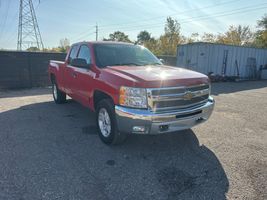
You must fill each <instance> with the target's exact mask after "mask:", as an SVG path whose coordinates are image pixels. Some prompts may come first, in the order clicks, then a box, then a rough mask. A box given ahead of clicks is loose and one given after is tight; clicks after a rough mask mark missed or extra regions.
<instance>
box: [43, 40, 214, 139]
mask: <svg viewBox="0 0 267 200" xmlns="http://www.w3.org/2000/svg"><path fill="white" fill-rule="evenodd" d="M48 71H49V76H50V79H51V82H52V91H53V97H54V100H55V102H56V103H58V104H60V103H64V102H66V95H68V96H70V97H71V98H73V99H74V100H76V101H78V102H80V103H81V104H83V105H84V106H86V107H89V108H90V109H91V110H93V111H95V112H96V124H97V127H98V132H99V136H100V138H101V140H102V141H103V142H104V143H106V144H117V143H121V142H123V141H124V140H125V138H126V136H127V134H160V133H167V132H174V131H178V130H184V129H189V128H191V127H193V126H194V125H197V124H200V123H201V122H204V121H206V120H207V119H208V118H209V117H210V115H211V113H212V110H213V107H214V100H213V98H212V97H211V96H210V82H209V79H208V77H207V76H206V75H203V74H200V73H197V72H194V71H190V70H186V69H183V68H178V67H171V66H166V65H163V64H162V62H161V61H160V60H159V59H158V58H157V57H156V56H154V55H153V54H152V53H151V52H150V51H149V50H148V49H146V48H145V47H143V46H139V45H134V44H129V43H120V42H81V43H76V44H73V45H72V47H71V49H70V51H69V52H68V54H67V56H66V59H65V61H64V62H60V61H50V64H49V70H48Z"/></svg>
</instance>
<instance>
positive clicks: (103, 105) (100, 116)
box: [96, 99, 127, 145]
mask: <svg viewBox="0 0 267 200" xmlns="http://www.w3.org/2000/svg"><path fill="white" fill-rule="evenodd" d="M96 115H97V116H96V121H97V122H96V123H97V128H98V135H99V137H100V139H101V140H102V141H103V142H104V143H105V144H109V145H110V144H113V145H115V144H121V143H123V142H124V141H125V140H126V137H127V135H126V134H125V133H120V132H119V131H118V128H117V122H116V116H115V110H114V104H113V102H112V100H110V99H104V100H101V101H100V102H99V103H98V104H97V109H96Z"/></svg>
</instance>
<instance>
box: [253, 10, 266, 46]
mask: <svg viewBox="0 0 267 200" xmlns="http://www.w3.org/2000/svg"><path fill="white" fill-rule="evenodd" d="M258 28H260V30H258V31H257V32H256V39H255V45H256V46H257V47H263V48H266V47H267V14H265V15H264V16H263V17H262V19H261V20H259V21H258Z"/></svg>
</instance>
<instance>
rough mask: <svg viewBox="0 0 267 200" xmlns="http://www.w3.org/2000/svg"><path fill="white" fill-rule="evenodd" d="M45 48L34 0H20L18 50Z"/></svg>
mask: <svg viewBox="0 0 267 200" xmlns="http://www.w3.org/2000/svg"><path fill="white" fill-rule="evenodd" d="M30 47H37V48H38V49H39V50H43V49H44V44H43V41H42V37H41V33H40V30H39V26H38V23H37V18H36V15H35V11H34V7H33V3H32V0H20V7H19V28H18V43H17V50H20V51H21V50H25V49H28V48H30Z"/></svg>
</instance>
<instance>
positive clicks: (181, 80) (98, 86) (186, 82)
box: [48, 42, 209, 110]
mask: <svg viewBox="0 0 267 200" xmlns="http://www.w3.org/2000/svg"><path fill="white" fill-rule="evenodd" d="M95 43H96V42H86V43H85V42H82V43H78V45H79V46H80V45H84V44H85V45H87V46H88V47H89V48H90V52H91V60H92V67H91V68H90V69H82V68H77V67H73V66H70V65H69V64H68V63H67V61H68V57H69V53H68V54H67V56H66V59H65V61H64V62H59V61H50V64H49V69H48V72H49V75H50V76H51V75H52V74H53V75H54V76H55V77H56V81H57V84H58V87H59V88H60V89H61V90H62V91H64V92H65V93H67V94H68V95H69V96H70V97H72V98H73V99H75V100H76V101H78V102H80V103H81V104H83V105H85V106H87V107H89V108H91V109H92V110H94V102H93V95H94V92H95V91H96V90H99V91H102V92H104V93H106V94H107V95H109V96H110V97H111V98H112V99H113V101H114V103H115V104H118V96H119V95H118V94H119V88H120V87H121V86H130V87H141V88H158V87H176V86H190V85H196V84H202V83H207V82H209V79H208V77H207V76H205V75H203V74H200V73H197V72H194V71H190V70H186V69H183V68H178V67H170V66H114V67H106V68H98V67H97V66H96V64H95V55H94V51H93V48H94V44H95ZM97 43H102V42H97ZM73 74H76V77H73Z"/></svg>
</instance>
